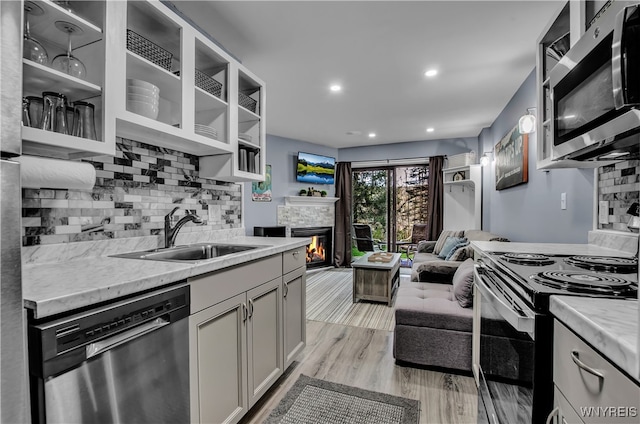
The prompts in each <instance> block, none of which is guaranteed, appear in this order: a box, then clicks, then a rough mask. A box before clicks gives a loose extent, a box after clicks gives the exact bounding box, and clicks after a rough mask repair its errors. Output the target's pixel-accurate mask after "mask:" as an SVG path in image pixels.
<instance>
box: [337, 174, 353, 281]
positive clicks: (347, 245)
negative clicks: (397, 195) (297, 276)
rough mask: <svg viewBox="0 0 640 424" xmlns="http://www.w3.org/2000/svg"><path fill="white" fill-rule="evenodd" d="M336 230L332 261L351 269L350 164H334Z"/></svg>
mask: <svg viewBox="0 0 640 424" xmlns="http://www.w3.org/2000/svg"><path fill="white" fill-rule="evenodd" d="M336 197H338V201H337V202H336V228H335V243H334V249H333V261H334V264H335V266H336V267H347V268H348V267H351V199H352V193H351V162H338V163H337V164H336Z"/></svg>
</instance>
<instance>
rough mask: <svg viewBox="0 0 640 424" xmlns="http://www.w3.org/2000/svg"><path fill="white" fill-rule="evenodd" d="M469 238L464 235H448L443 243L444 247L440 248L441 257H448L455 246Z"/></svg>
mask: <svg viewBox="0 0 640 424" xmlns="http://www.w3.org/2000/svg"><path fill="white" fill-rule="evenodd" d="M466 240H467V239H466V238H464V237H447V239H446V240H445V241H444V244H443V245H442V249H440V253H438V257H439V258H440V259H446V257H447V256H449V253H451V252H452V251H453V250H455V248H456V247H457V246H458V245H459V244H460V243H464V242H465V241H466Z"/></svg>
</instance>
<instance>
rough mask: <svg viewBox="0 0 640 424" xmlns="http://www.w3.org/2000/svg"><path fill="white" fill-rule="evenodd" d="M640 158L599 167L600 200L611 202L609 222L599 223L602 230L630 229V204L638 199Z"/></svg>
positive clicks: (639, 190)
mask: <svg viewBox="0 0 640 424" xmlns="http://www.w3.org/2000/svg"><path fill="white" fill-rule="evenodd" d="M639 192H640V160H638V159H636V160H627V161H622V162H618V163H616V164H614V165H609V166H603V167H600V168H598V201H602V200H606V201H608V202H609V213H608V215H609V223H608V224H598V229H601V230H618V231H629V230H628V228H627V222H628V221H629V219H630V218H631V216H630V215H628V214H627V210H628V209H629V206H631V204H632V203H633V202H637V201H638V197H639Z"/></svg>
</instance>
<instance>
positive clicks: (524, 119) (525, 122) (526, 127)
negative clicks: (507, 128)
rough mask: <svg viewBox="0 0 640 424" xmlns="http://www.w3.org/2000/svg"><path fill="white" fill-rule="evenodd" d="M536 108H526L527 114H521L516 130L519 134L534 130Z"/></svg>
mask: <svg viewBox="0 0 640 424" xmlns="http://www.w3.org/2000/svg"><path fill="white" fill-rule="evenodd" d="M535 111H536V108H535V107H530V108H527V114H526V115H522V116H521V117H520V120H519V121H518V131H519V132H520V134H530V133H532V132H535V131H536V115H535Z"/></svg>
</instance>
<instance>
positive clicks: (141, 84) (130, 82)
mask: <svg viewBox="0 0 640 424" xmlns="http://www.w3.org/2000/svg"><path fill="white" fill-rule="evenodd" d="M127 86H129V87H142V88H146V89H147V90H157V91H160V89H159V88H158V87H157V86H155V85H153V84H151V83H150V82H147V81H143V80H139V79H131V78H129V79H127Z"/></svg>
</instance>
